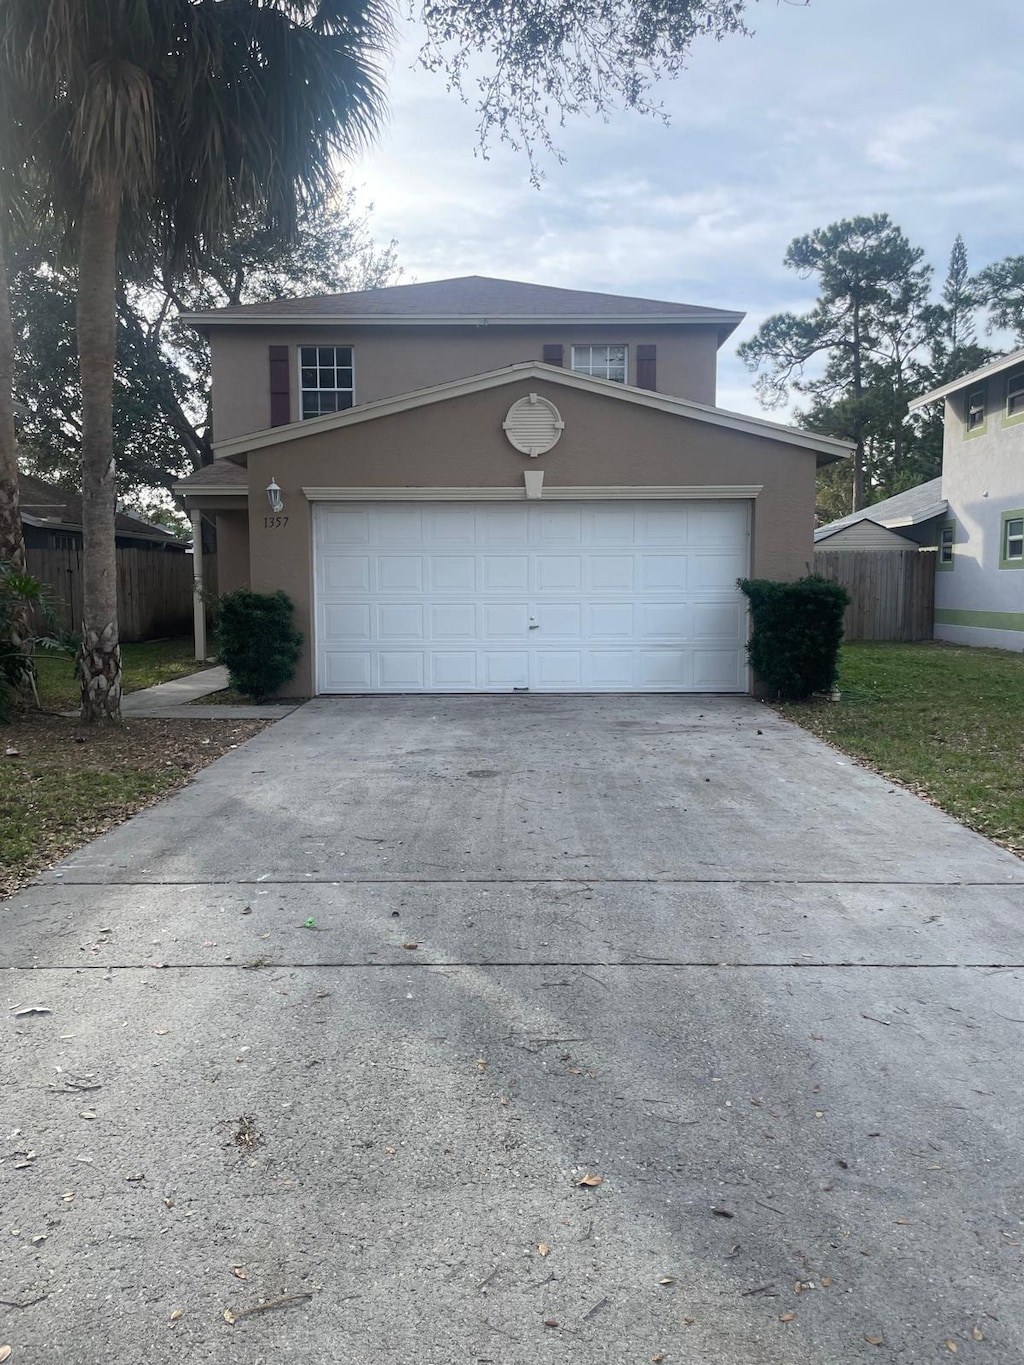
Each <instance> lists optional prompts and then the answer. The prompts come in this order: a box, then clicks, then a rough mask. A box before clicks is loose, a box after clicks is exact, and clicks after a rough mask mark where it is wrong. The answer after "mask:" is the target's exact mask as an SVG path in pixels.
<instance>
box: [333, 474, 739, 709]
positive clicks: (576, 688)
mask: <svg viewBox="0 0 1024 1365" xmlns="http://www.w3.org/2000/svg"><path fill="white" fill-rule="evenodd" d="M313 525H314V539H313V555H314V575H315V590H316V610H315V621H316V654H317V659H316V669H317V690H318V692H320V693H364V692H509V691H519V690H529V691H531V692H742V691H744V690H745V689H746V686H747V666H746V657H745V650H744V642H745V639H746V612H745V603H744V599H743V597H742V596H741V594H740V593H739V591H738V589H737V587H736V580H737V578H739V577H741V576H742V575H744V574H745V573H747V572H748V564H749V560H750V551H749V539H750V503H749V501H746V500H742V499H737V500H731V501H730V500H722V501H712V500H706V501H705V500H701V499H651V500H648V501H641V500H614V501H613V500H593V501H590V500H587V501H582V500H581V501H571V500H563V499H561V498H551V499H548V498H547V497H545V498H543V499H542V500H540V501H531V502H527V501H516V502H512V501H479V502H477V501H459V502H454V501H436V502H434V501H423V502H401V501H388V502H346V501H337V502H320V503H315V504H314V508H313Z"/></svg>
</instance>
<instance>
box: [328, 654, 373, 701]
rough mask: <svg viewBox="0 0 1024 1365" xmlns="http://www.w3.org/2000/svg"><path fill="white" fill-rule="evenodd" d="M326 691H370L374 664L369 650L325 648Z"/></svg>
mask: <svg viewBox="0 0 1024 1365" xmlns="http://www.w3.org/2000/svg"><path fill="white" fill-rule="evenodd" d="M322 667H323V679H324V691H326V692H332V691H333V692H368V691H369V690H370V688H371V686H372V679H373V664H372V656H371V654H370V652H369V650H364V651H362V652H359V651H357V650H345V651H343V650H334V649H328V650H325V651H324V653H323V655H322Z"/></svg>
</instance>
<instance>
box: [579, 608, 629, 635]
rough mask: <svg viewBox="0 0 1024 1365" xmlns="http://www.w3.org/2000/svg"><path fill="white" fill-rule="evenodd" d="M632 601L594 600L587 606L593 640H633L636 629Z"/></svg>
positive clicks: (589, 633)
mask: <svg viewBox="0 0 1024 1365" xmlns="http://www.w3.org/2000/svg"><path fill="white" fill-rule="evenodd" d="M635 617H636V612H635V608H634V606H633V603H632V602H592V603H591V604H590V605H589V606H588V608H587V620H588V622H589V630H588V632H587V633H588V635H589V637H590V638H591V639H592V640H632V639H633V636H634V633H635V631H636V620H635Z"/></svg>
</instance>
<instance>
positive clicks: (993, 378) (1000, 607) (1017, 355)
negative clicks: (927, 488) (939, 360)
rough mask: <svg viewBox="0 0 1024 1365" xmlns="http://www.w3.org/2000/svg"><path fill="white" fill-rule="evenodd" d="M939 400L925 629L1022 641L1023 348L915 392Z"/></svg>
mask: <svg viewBox="0 0 1024 1365" xmlns="http://www.w3.org/2000/svg"><path fill="white" fill-rule="evenodd" d="M939 399H944V400H945V404H946V420H945V430H944V434H943V442H942V496H943V499H944V500H945V502H946V505H947V511H946V513H945V515H944V517H941V518H940V519H939V520H938V522H937V524H936V536H935V541H934V544H935V545H936V546H937V554H938V562H937V564H936V566H935V567H936V570H937V573H936V578H935V637H936V639H939V640H952V641H954V642H955V643H957V644H967V645H997V646H999V647H1000V648H1002V649H1015V650H1024V350H1020V351H1014V352H1013V353H1012V354H1011V355H1006V356H1002V357H1000V359H999V360H994V361H992V363H991V364H989V365H985V366H983V367H982V368H981V369H979V370H975V371H974V372H973V373H972V374H967V375H964V376H963V378H962V379H957V380H955V381H954V382H953V383H952V384H946V385H944V386H943V387H942V388H941V389H935V390H934V391H933V392H931V393H926V394H924V395H923V396H922V397H921V398H918V399H916V400H915V401H914V402H913V403H911V405H910V407H911V411H914V410H915V409H917V408H920V407H923V406H924V405H925V404H927V403H935V402H938V401H939Z"/></svg>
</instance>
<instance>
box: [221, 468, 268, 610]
mask: <svg viewBox="0 0 1024 1365" xmlns="http://www.w3.org/2000/svg"><path fill="white" fill-rule="evenodd" d="M239 473H240V474H242V475H243V476H244V470H240V471H239ZM268 511H269V508H268ZM248 586H249V513H248V512H247V511H237V512H235V511H231V512H218V513H217V591H218V592H234V591H235V589H236V588H247V587H248Z"/></svg>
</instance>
